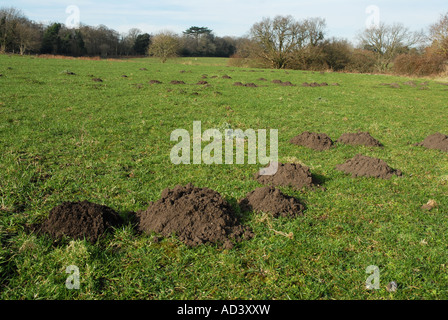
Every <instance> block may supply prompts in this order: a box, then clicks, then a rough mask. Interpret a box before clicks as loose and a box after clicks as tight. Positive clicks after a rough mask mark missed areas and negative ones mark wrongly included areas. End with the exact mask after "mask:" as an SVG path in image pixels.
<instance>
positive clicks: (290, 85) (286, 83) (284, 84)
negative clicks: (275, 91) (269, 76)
mask: <svg viewBox="0 0 448 320" xmlns="http://www.w3.org/2000/svg"><path fill="white" fill-rule="evenodd" d="M281 85H282V86H285V87H295V84H293V83H291V82H290V81H285V82H282V83H281Z"/></svg>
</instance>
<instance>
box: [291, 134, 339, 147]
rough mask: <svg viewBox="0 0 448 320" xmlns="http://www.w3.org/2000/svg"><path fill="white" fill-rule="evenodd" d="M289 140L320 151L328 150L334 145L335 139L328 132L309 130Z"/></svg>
mask: <svg viewBox="0 0 448 320" xmlns="http://www.w3.org/2000/svg"><path fill="white" fill-rule="evenodd" d="M289 142H290V143H292V144H296V145H298V146H305V147H308V148H311V149H314V150H319V151H322V150H328V149H330V148H331V146H332V145H333V141H332V140H331V139H330V137H329V136H328V135H327V134H325V133H315V132H308V131H305V132H303V133H301V134H299V135H298V136H295V137H294V138H292V139H291V140H290V141H289Z"/></svg>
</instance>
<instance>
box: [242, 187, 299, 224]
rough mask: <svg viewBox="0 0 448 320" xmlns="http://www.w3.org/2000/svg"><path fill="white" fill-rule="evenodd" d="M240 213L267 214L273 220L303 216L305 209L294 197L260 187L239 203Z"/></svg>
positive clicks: (269, 188)
mask: <svg viewBox="0 0 448 320" xmlns="http://www.w3.org/2000/svg"><path fill="white" fill-rule="evenodd" d="M239 205H240V208H241V211H243V212H244V211H256V212H267V213H270V214H272V215H273V216H274V217H275V218H276V217H279V216H282V217H294V216H299V215H303V211H304V210H305V207H304V206H303V205H302V204H301V203H300V201H299V200H297V199H296V198H294V197H291V196H288V195H286V194H284V193H283V192H281V191H280V190H279V189H277V188H274V187H269V186H267V187H260V188H257V189H255V190H254V191H251V192H249V193H248V194H247V195H246V197H245V198H244V199H241V200H240V201H239Z"/></svg>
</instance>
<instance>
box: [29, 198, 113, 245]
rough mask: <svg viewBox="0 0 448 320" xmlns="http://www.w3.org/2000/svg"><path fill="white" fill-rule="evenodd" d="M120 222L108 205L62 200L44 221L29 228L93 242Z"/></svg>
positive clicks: (58, 236) (54, 235)
mask: <svg viewBox="0 0 448 320" xmlns="http://www.w3.org/2000/svg"><path fill="white" fill-rule="evenodd" d="M121 223H122V219H121V217H120V216H119V215H118V214H117V213H116V212H115V211H114V210H112V209H111V208H109V207H106V206H103V205H99V204H96V203H91V202H89V201H82V202H63V203H62V204H61V205H59V206H56V207H54V208H53V209H51V211H50V214H49V216H48V218H47V219H46V220H44V222H42V223H41V224H38V225H34V226H32V227H31V229H32V230H34V231H36V232H37V233H42V234H48V235H50V236H51V237H52V238H54V239H58V240H59V239H61V238H62V237H64V236H66V237H70V238H73V239H84V238H85V239H86V240H88V241H90V242H92V243H94V242H96V241H97V240H98V238H99V237H101V236H102V235H103V234H104V233H105V232H106V231H107V230H109V229H110V228H111V227H118V226H119V225H120V224H121Z"/></svg>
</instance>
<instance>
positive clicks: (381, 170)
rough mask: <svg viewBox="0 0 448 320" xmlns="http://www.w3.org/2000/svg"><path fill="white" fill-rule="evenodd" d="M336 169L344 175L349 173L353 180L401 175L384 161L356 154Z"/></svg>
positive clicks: (388, 177)
mask: <svg viewBox="0 0 448 320" xmlns="http://www.w3.org/2000/svg"><path fill="white" fill-rule="evenodd" d="M336 169H337V170H339V171H343V172H345V173H351V174H352V177H353V178H356V177H362V176H363V177H375V178H381V179H390V178H391V177H392V176H393V175H397V176H401V175H402V173H401V171H400V170H395V169H392V168H391V167H389V166H388V165H387V163H386V162H385V161H383V160H381V159H376V158H371V157H367V156H363V155H361V154H357V155H356V156H355V157H353V158H352V159H349V160H347V161H346V162H345V163H343V164H339V165H337V166H336Z"/></svg>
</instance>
